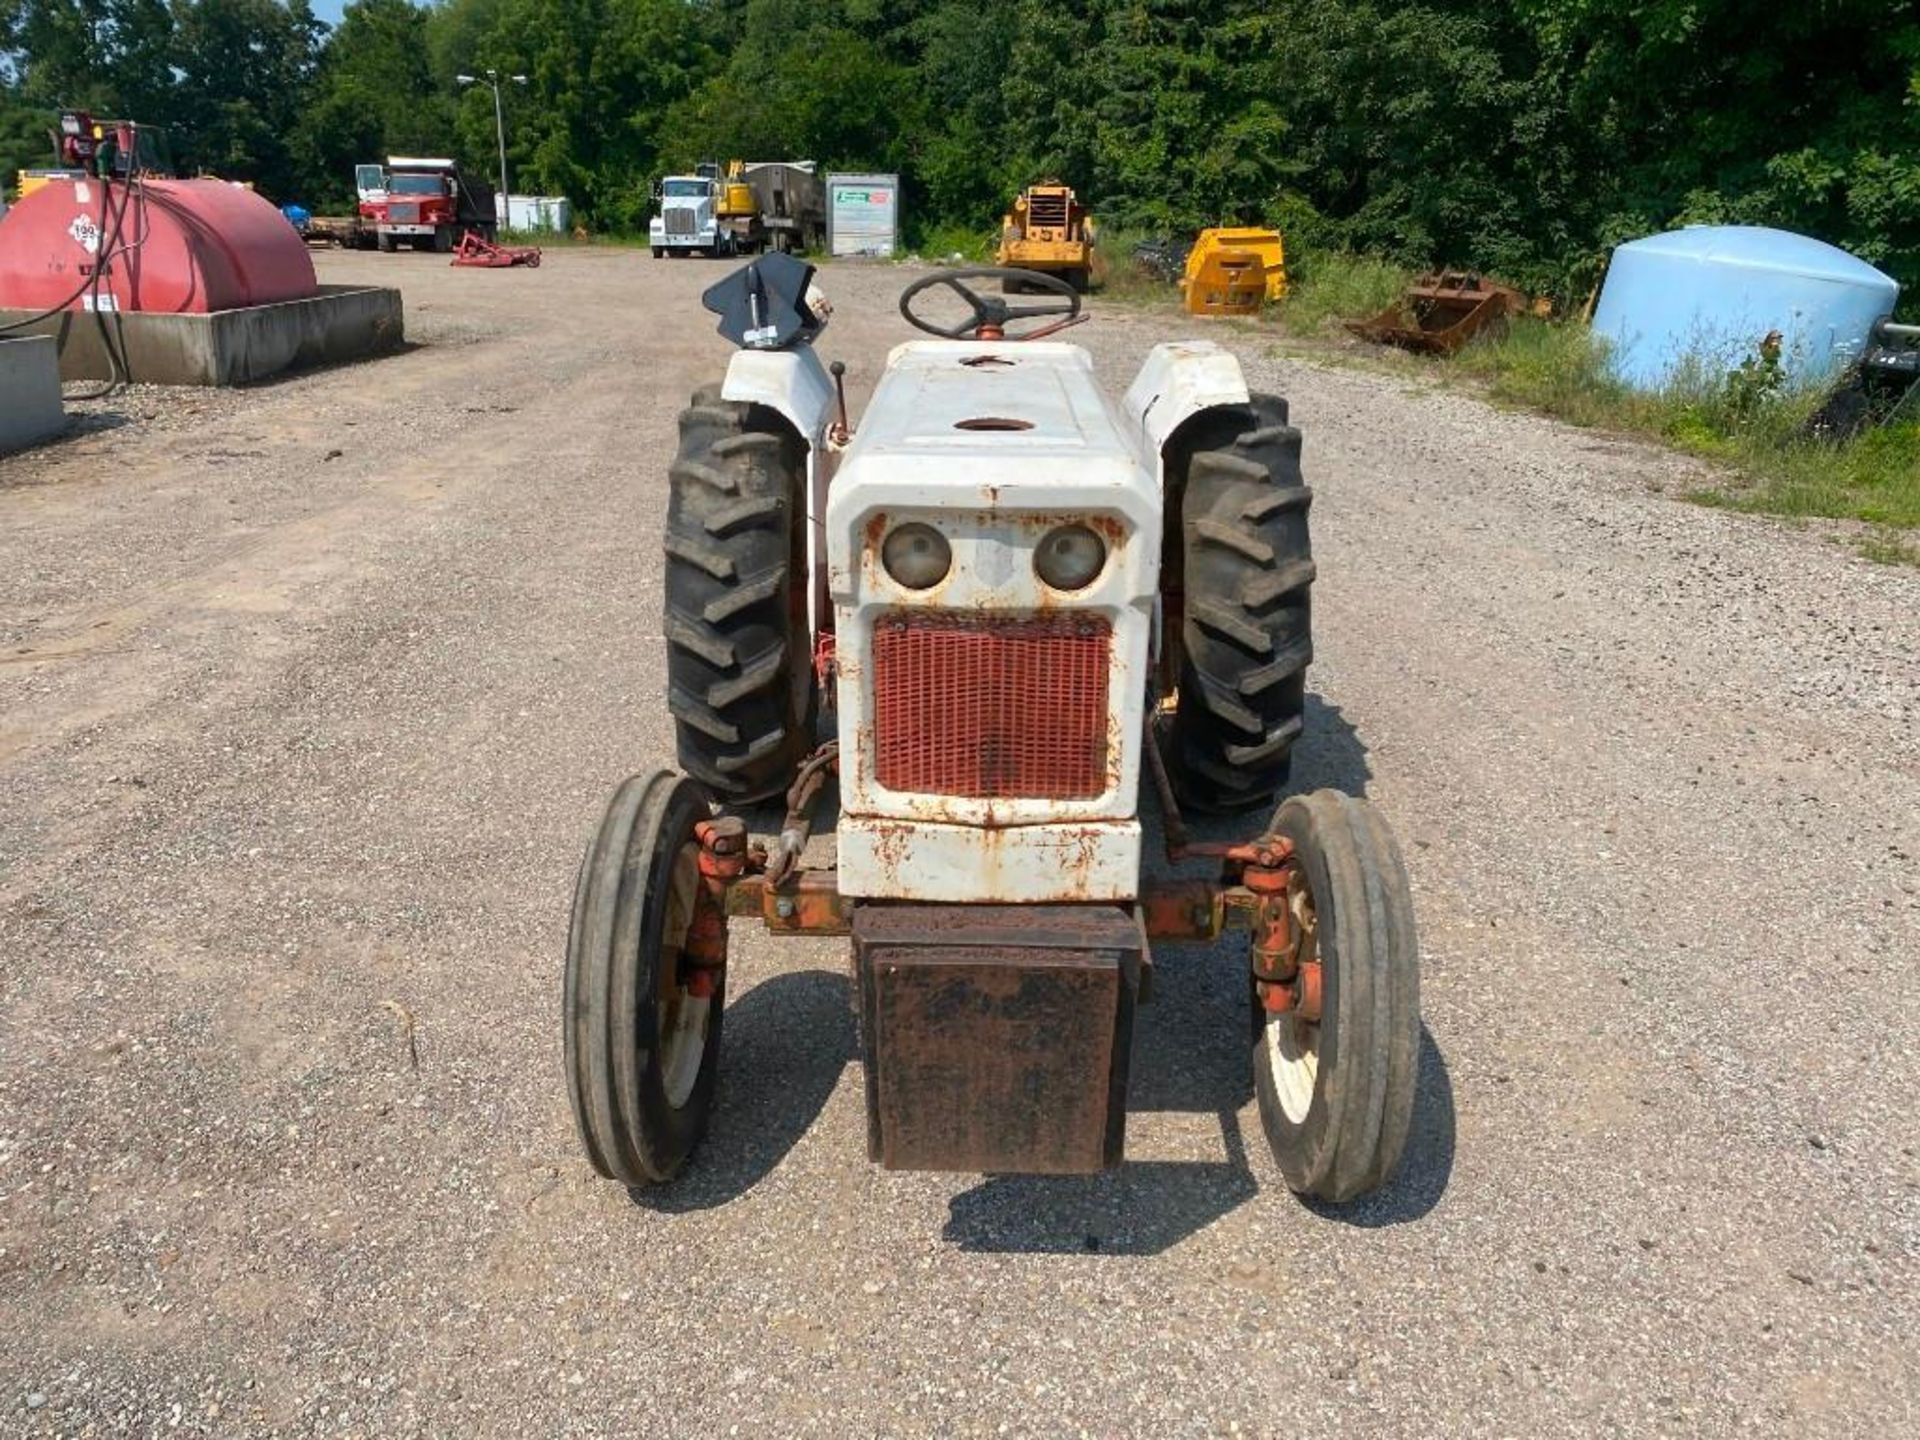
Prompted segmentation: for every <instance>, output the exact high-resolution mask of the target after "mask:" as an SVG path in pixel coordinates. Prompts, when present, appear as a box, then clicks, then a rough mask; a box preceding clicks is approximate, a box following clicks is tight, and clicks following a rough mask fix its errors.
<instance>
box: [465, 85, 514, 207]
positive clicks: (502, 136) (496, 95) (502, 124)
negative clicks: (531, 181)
mask: <svg viewBox="0 0 1920 1440" xmlns="http://www.w3.org/2000/svg"><path fill="white" fill-rule="evenodd" d="M453 79H454V83H455V84H456V85H472V84H475V83H477V82H478V80H479V79H480V77H479V76H477V75H456V76H454V77H453ZM507 79H509V80H511V81H512V82H513V83H514V84H516V85H524V84H526V83H527V77H526V76H524V75H509V76H508V77H507ZM486 81H487V84H488V85H489V86H491V87H492V89H493V133H494V135H495V136H496V137H497V138H498V139H499V141H500V203H501V204H502V205H504V206H506V208H507V213H506V214H504V215H498V216H495V217H494V224H495V226H496V227H497V228H499V229H501V230H511V229H512V228H513V191H512V189H511V188H509V186H508V185H507V117H506V112H505V111H504V110H502V109H501V106H500V72H499V71H498V70H489V71H487V72H486Z"/></svg>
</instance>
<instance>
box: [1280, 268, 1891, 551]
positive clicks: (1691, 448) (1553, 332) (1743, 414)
mask: <svg viewBox="0 0 1920 1440" xmlns="http://www.w3.org/2000/svg"><path fill="white" fill-rule="evenodd" d="M1292 278H1293V281H1294V286H1293V290H1292V293H1291V294H1290V295H1289V297H1288V299H1287V300H1286V301H1285V302H1283V303H1282V305H1281V306H1280V309H1279V320H1280V323H1281V325H1282V326H1283V327H1284V328H1285V329H1286V330H1287V331H1289V332H1290V333H1292V334H1295V335H1300V336H1305V337H1311V338H1324V337H1326V336H1328V335H1331V334H1334V333H1337V329H1336V322H1337V321H1338V320H1340V319H1342V318H1356V317H1360V316H1365V315H1370V314H1373V313H1376V312H1377V311H1379V310H1381V309H1383V308H1384V307H1385V306H1386V305H1387V304H1388V303H1389V302H1390V301H1391V300H1392V299H1393V297H1394V296H1396V295H1398V294H1399V292H1400V291H1401V289H1402V288H1404V286H1405V284H1406V283H1407V281H1408V279H1409V278H1410V276H1409V275H1408V273H1407V272H1405V271H1403V270H1400V269H1398V268H1396V267H1395V266H1392V265H1389V264H1386V263H1384V262H1382V261H1379V260H1374V259H1370V258H1366V257H1358V256H1347V255H1319V256H1313V257H1309V259H1308V261H1307V263H1305V264H1303V265H1300V266H1299V267H1298V269H1297V270H1296V271H1295V273H1294V275H1293V277H1292ZM1413 363H1416V364H1419V365H1420V366H1422V368H1423V369H1426V370H1428V371H1430V372H1432V373H1434V374H1435V375H1436V376H1438V375H1452V376H1458V377H1470V378H1471V379H1472V380H1474V381H1475V382H1477V383H1478V384H1479V385H1480V386H1482V387H1483V388H1484V389H1485V391H1486V392H1487V393H1488V394H1489V395H1490V396H1491V397H1492V398H1493V399H1495V400H1497V401H1501V402H1503V403H1506V404H1510V405H1516V406H1521V407H1525V408H1527V409H1531V410H1537V411H1540V412H1541V413H1543V414H1547V415H1552V416H1554V417H1555V418H1557V419H1560V420H1564V421H1566V422H1568V423H1569V424H1573V425H1581V426H1588V427H1592V428H1597V429H1607V430H1614V431H1621V432H1625V433H1629V434H1635V435H1640V436H1644V437H1647V438H1652V439H1658V440H1661V441H1664V442H1665V443H1666V444H1668V445H1671V446H1672V447H1673V448H1675V449H1677V450H1680V451H1684V452H1686V453H1688V454H1692V455H1699V456H1702V457H1704V458H1706V459H1709V460H1713V461H1716V462H1719V463H1720V464H1721V465H1722V466H1724V467H1725V473H1726V479H1725V481H1724V482H1722V483H1716V484H1714V485H1711V486H1710V487H1707V488H1705V489H1703V490H1701V491H1699V492H1696V493H1695V494H1694V495H1692V496H1691V497H1689V498H1692V499H1694V500H1697V501H1699V502H1701V503H1703V504H1713V505H1720V506H1724V507H1726V508H1730V509H1736V510H1744V511H1753V512H1760V513H1766V514H1773V515H1790V516H1803V517H1819V518H1825V519H1834V520H1848V521H1860V522H1864V523H1866V524H1869V525H1873V526H1877V527H1879V530H1878V532H1877V533H1876V534H1875V535H1873V536H1872V537H1870V538H1868V539H1866V540H1862V541H1860V542H1858V543H1859V548H1860V550H1861V553H1862V554H1865V555H1868V556H1869V557H1870V558H1873V559H1878V560H1884V561H1889V562H1895V561H1904V562H1908V563H1915V562H1920V550H1917V549H1916V548H1915V546H1914V545H1913V543H1912V542H1911V541H1910V540H1908V539H1906V538H1904V537H1903V536H1901V535H1900V533H1899V532H1902V531H1906V530H1912V529H1916V528H1920V414H1911V418H1909V419H1906V420H1903V421H1902V422H1901V423H1899V424H1896V425H1889V426H1882V427H1880V428H1877V429H1870V430H1867V431H1866V432H1864V433H1863V434H1862V435H1861V436H1860V437H1859V438H1857V439H1855V440H1852V441H1850V442H1847V443H1844V444H1833V443H1828V442H1823V441H1816V440H1812V439H1809V438H1807V437H1806V435H1805V434H1804V429H1803V427H1804V425H1805V422H1806V420H1807V417H1808V416H1809V415H1810V414H1812V412H1813V410H1814V409H1815V407H1816V406H1817V405H1818V404H1819V403H1820V400H1821V399H1822V396H1821V395H1820V394H1819V393H1818V392H1816V391H1811V390H1807V389H1797V388H1795V387H1794V386H1792V385H1790V384H1789V383H1787V382H1786V380H1785V379H1784V377H1783V376H1781V375H1780V374H1779V372H1778V371H1777V370H1776V369H1775V368H1774V367H1772V366H1770V365H1768V364H1767V363H1766V362H1765V360H1764V359H1763V358H1762V357H1758V356H1756V357H1754V358H1752V359H1751V360H1749V361H1748V362H1747V363H1745V364H1744V365H1742V366H1740V367H1737V368H1735V369H1732V370H1729V369H1728V368H1726V367H1724V366H1708V365H1692V366H1683V367H1681V369H1680V371H1679V373H1677V374H1676V375H1675V377H1674V378H1673V379H1672V380H1671V381H1670V382H1669V383H1668V385H1667V386H1666V388H1665V389H1663V390H1661V391H1658V392H1655V393H1651V394H1648V393H1642V392H1637V391H1633V390H1629V389H1628V388H1627V387H1625V386H1623V385H1621V384H1620V383H1619V382H1618V381H1616V380H1614V379H1613V378H1612V376H1611V375H1610V374H1609V373H1608V370H1607V365H1606V355H1605V351H1604V348H1603V347H1602V346H1601V344H1600V343H1599V342H1597V341H1596V340H1595V338H1594V336H1593V335H1592V333H1591V332H1590V331H1589V330H1588V328H1587V326H1586V325H1585V324H1584V323H1582V322H1580V321H1577V320H1566V321H1546V320H1539V319H1535V318H1533V317H1531V316H1524V317H1520V318H1517V319H1515V320H1514V321H1512V322H1511V323H1510V324H1508V325H1507V326H1506V327H1505V328H1504V330H1503V331H1501V332H1500V333H1496V334H1492V335H1484V336H1482V337H1481V338H1479V339H1477V340H1475V341H1474V343H1472V344H1471V345H1469V346H1467V348H1466V349H1464V350H1462V351H1461V352H1460V354H1459V355H1457V356H1456V357H1454V358H1453V359H1452V360H1430V361H1416V362H1413ZM1916 408H1917V407H1916V405H1915V404H1913V403H1911V402H1910V403H1909V405H1908V407H1907V409H1908V411H1909V412H1913V411H1915V410H1916Z"/></svg>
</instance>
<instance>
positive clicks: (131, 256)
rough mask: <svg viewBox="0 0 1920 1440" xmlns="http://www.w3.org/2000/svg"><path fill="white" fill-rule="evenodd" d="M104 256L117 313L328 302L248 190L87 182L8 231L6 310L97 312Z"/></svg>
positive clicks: (51, 188)
mask: <svg viewBox="0 0 1920 1440" xmlns="http://www.w3.org/2000/svg"><path fill="white" fill-rule="evenodd" d="M122 246H125V247H128V248H127V249H126V250H125V251H124V252H122V253H115V252H120V247H122ZM103 251H104V252H107V256H106V258H107V264H108V269H107V273H106V275H105V276H104V277H103V278H102V279H101V281H100V286H99V290H100V294H101V296H103V297H105V296H111V297H112V298H111V300H110V301H108V302H107V303H106V305H105V306H104V307H103V308H108V309H113V310H120V311H150V312H159V313H163V314H176V315H189V314H191V315H204V314H206V313H208V312H210V311H217V310H238V309H241V308H243V307H245V306H249V305H272V304H277V303H279V302H281V301H285V300H309V299H312V298H313V297H314V296H315V295H317V294H319V293H320V286H319V282H318V280H317V279H316V277H315V275H314V272H313V257H312V256H310V255H309V254H308V253H307V246H306V242H305V241H304V240H302V239H301V238H300V236H299V234H298V233H297V232H296V231H295V230H294V228H293V226H291V225H289V224H288V223H287V220H286V217H285V216H284V215H282V214H281V213H280V212H279V211H278V210H276V209H274V207H273V206H272V205H271V204H269V203H268V202H267V201H265V200H263V199H261V198H260V197H259V196H258V195H256V194H254V193H253V192H252V191H250V190H243V189H241V188H240V187H239V186H237V185H229V184H227V183H226V182H225V181H223V180H145V181H141V182H139V183H138V184H135V185H133V186H131V187H129V186H128V184H127V182H125V181H124V180H114V181H106V180H99V179H94V178H88V179H84V180H54V181H50V182H49V183H48V184H46V185H43V186H42V187H41V188H40V189H38V190H36V191H34V192H33V194H31V195H29V196H27V197H26V199H24V200H22V201H21V202H20V203H19V204H18V205H16V206H14V207H13V209H12V210H10V211H9V212H8V213H7V218H6V219H5V220H4V221H0V310H35V311H38V310H51V309H54V308H56V307H58V308H63V309H71V310H79V309H82V308H87V307H90V306H92V305H93V304H94V299H93V290H92V288H91V287H90V286H89V285H88V283H87V282H88V279H89V277H90V276H91V275H92V274H93V272H94V268H95V266H97V265H98V264H99V263H100V261H101V258H102V252H103ZM83 291H84V293H82V292H83Z"/></svg>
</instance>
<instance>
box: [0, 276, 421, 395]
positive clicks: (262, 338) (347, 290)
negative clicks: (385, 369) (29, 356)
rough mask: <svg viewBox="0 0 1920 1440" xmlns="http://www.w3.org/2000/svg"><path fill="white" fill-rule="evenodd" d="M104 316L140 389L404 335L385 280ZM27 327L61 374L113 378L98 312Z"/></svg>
mask: <svg viewBox="0 0 1920 1440" xmlns="http://www.w3.org/2000/svg"><path fill="white" fill-rule="evenodd" d="M25 318H26V313H25V312H22V311H7V310H0V325H5V324H7V323H8V321H9V320H15V319H25ZM104 318H105V321H106V324H107V327H108V329H109V331H110V333H112V334H113V336H114V337H115V339H116V342H117V343H118V345H119V346H120V348H121V349H122V350H123V352H124V353H125V355H126V361H127V366H128V368H129V369H130V370H131V371H132V372H133V378H134V379H135V380H136V381H138V382H140V383H141V384H144V385H245V384H248V383H250V382H252V381H256V380H265V379H267V378H269V377H270V376H274V375H278V374H281V373H282V372H284V371H288V370H304V369H308V368H310V367H312V366H316V365H338V364H342V363H344V362H346V361H350V360H364V359H366V358H367V357H369V356H372V355H384V354H387V353H389V352H391V351H394V350H397V349H399V348H400V346H401V344H402V343H403V342H404V341H405V339H406V318H405V314H404V312H403V310H402V308H401V304H400V292H399V291H398V290H394V289H390V288H388V287H386V286H357V285H323V286H321V287H320V293H319V294H318V295H316V296H313V297H312V298H311V299H307V300H287V301H283V302H281V303H280V304H277V305H250V306H247V307H245V308H244V309H240V310H221V311H217V312H215V313H213V314H211V315H156V314H145V313H141V312H129V313H127V314H112V315H107V316H106V317H104ZM27 333H31V334H35V335H50V336H53V337H54V338H55V339H57V340H58V341H59V344H60V375H61V378H63V379H66V380H106V379H110V378H112V374H113V371H112V367H111V366H110V365H109V363H108V360H107V350H106V346H105V344H104V342H103V340H102V337H101V334H100V323H99V317H96V316H94V315H92V314H91V313H89V312H86V311H78V310H64V311H62V312H61V313H60V314H58V315H56V316H53V317H51V318H50V319H46V320H43V321H40V322H39V323H37V324H35V325H32V326H30V327H28V332H27Z"/></svg>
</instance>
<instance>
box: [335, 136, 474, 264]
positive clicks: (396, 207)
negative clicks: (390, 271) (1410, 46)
mask: <svg viewBox="0 0 1920 1440" xmlns="http://www.w3.org/2000/svg"><path fill="white" fill-rule="evenodd" d="M368 168H369V167H367V166H357V167H355V180H356V182H357V188H358V189H359V190H360V192H361V200H360V218H361V219H362V220H363V221H365V222H367V223H368V224H369V225H371V226H372V227H373V230H374V233H375V235H376V236H377V237H378V243H379V246H380V249H381V251H382V253H384V254H389V255H390V254H392V253H393V252H394V251H395V250H398V249H399V248H400V246H401V244H402V243H405V244H407V245H411V246H412V247H413V248H415V249H417V250H435V251H438V252H439V253H440V254H442V255H447V254H451V253H452V251H453V247H454V246H455V245H456V244H458V243H459V240H460V235H461V232H463V231H466V230H471V231H473V232H475V233H476V234H479V235H483V236H485V237H486V238H487V239H489V240H491V239H493V238H494V237H495V236H496V235H497V234H498V232H499V228H500V227H499V221H498V217H497V215H496V211H495V204H494V198H493V190H492V188H491V187H490V186H481V185H476V184H474V183H473V182H472V181H470V180H469V179H468V178H467V177H466V176H465V175H463V174H461V173H460V167H459V166H458V165H456V164H455V163H454V162H453V161H451V160H436V159H425V158H420V157H416V156H407V155H394V156H391V157H389V159H388V160H387V172H386V183H385V186H384V187H383V188H379V189H374V188H372V187H370V186H369V185H368V183H367V182H368V176H367V174H366V171H367V169H368Z"/></svg>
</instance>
